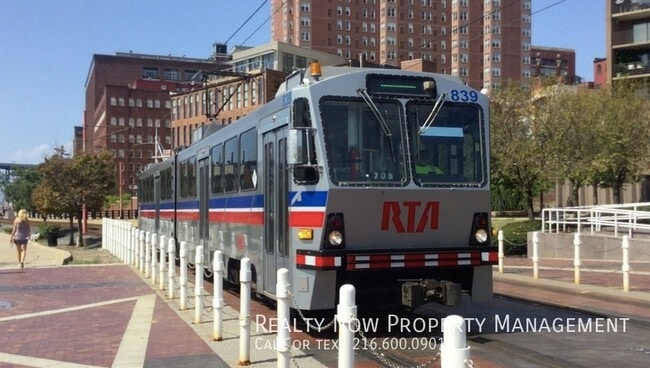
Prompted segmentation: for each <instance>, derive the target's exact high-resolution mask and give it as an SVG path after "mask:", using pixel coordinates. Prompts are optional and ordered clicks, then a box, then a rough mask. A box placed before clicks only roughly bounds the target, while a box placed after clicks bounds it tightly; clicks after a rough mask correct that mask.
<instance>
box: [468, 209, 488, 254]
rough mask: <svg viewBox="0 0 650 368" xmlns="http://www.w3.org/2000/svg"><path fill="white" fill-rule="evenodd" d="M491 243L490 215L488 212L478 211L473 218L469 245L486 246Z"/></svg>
mask: <svg viewBox="0 0 650 368" xmlns="http://www.w3.org/2000/svg"><path fill="white" fill-rule="evenodd" d="M489 244H490V217H489V216H488V214H487V212H476V213H474V216H473V219H472V230H471V232H470V236H469V245H472V246H484V245H489Z"/></svg>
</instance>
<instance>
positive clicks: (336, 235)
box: [327, 230, 343, 247]
mask: <svg viewBox="0 0 650 368" xmlns="http://www.w3.org/2000/svg"><path fill="white" fill-rule="evenodd" d="M327 238H328V240H329V242H330V244H331V245H332V246H333V247H340V246H341V244H343V234H341V232H340V231H336V230H335V231H332V232H331V233H330V234H329V236H328V237H327Z"/></svg>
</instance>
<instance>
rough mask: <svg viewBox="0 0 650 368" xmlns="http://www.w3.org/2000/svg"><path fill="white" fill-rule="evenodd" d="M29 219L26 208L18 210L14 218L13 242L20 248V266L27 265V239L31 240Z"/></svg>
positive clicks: (17, 248)
mask: <svg viewBox="0 0 650 368" xmlns="http://www.w3.org/2000/svg"><path fill="white" fill-rule="evenodd" d="M29 233H30V228H29V219H28V215H27V211H26V210H20V211H18V217H16V219H15V220H14V228H13V230H12V231H11V242H12V243H14V244H16V250H18V263H20V268H23V267H25V254H26V253H27V241H28V240H29Z"/></svg>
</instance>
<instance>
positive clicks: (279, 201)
mask: <svg viewBox="0 0 650 368" xmlns="http://www.w3.org/2000/svg"><path fill="white" fill-rule="evenodd" d="M287 130H288V128H287V127H286V126H285V127H282V128H279V129H275V130H272V131H269V132H267V133H264V137H263V144H264V165H263V171H264V172H263V180H264V291H265V292H267V293H270V294H275V284H276V282H277V280H276V273H277V270H278V269H280V268H287V269H289V270H290V267H289V266H290V263H289V261H290V259H289V234H288V231H289V218H288V217H289V216H288V207H287V203H288V201H287V195H288V190H289V188H288V185H289V182H288V171H287Z"/></svg>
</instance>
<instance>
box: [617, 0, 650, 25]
mask: <svg viewBox="0 0 650 368" xmlns="http://www.w3.org/2000/svg"><path fill="white" fill-rule="evenodd" d="M649 15H650V0H638V1H636V2H633V3H631V4H619V5H614V6H613V7H612V18H614V19H616V20H618V21H627V20H635V19H643V18H648V16H649Z"/></svg>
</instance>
